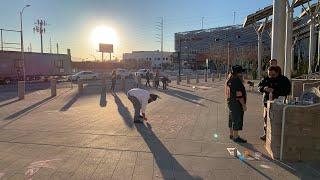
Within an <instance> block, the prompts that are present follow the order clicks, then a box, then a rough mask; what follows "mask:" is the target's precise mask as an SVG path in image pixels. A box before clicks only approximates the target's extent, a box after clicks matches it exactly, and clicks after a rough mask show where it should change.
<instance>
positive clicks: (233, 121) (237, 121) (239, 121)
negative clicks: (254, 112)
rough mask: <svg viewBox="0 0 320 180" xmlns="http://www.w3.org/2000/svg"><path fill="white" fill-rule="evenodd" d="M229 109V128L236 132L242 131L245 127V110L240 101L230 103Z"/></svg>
mask: <svg viewBox="0 0 320 180" xmlns="http://www.w3.org/2000/svg"><path fill="white" fill-rule="evenodd" d="M228 107H229V128H232V129H233V130H235V131H240V130H242V127H243V115H244V112H243V108H242V105H241V103H240V102H239V101H235V102H228Z"/></svg>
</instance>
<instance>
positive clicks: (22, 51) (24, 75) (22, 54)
mask: <svg viewBox="0 0 320 180" xmlns="http://www.w3.org/2000/svg"><path fill="white" fill-rule="evenodd" d="M27 7H30V5H29V4H28V5H25V6H24V7H23V8H22V10H21V11H20V30H21V32H20V35H21V59H22V62H23V81H24V82H25V81H26V66H25V59H24V47H23V28H22V14H23V11H24V9H25V8H27Z"/></svg>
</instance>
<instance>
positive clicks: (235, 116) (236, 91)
mask: <svg viewBox="0 0 320 180" xmlns="http://www.w3.org/2000/svg"><path fill="white" fill-rule="evenodd" d="M243 71H244V70H243V69H242V67H241V66H233V67H232V72H231V74H230V75H229V77H228V80H227V83H226V96H227V103H228V108H229V128H230V139H233V141H234V142H237V143H246V142H247V140H245V139H242V138H241V137H240V136H239V134H238V132H239V131H241V130H242V127H243V115H244V112H245V111H246V110H247V106H246V101H247V94H246V90H245V87H244V85H243V79H242V72H243Z"/></svg>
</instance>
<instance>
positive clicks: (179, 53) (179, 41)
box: [178, 37, 181, 82]
mask: <svg viewBox="0 0 320 180" xmlns="http://www.w3.org/2000/svg"><path fill="white" fill-rule="evenodd" d="M180 79H181V37H180V38H179V79H178V81H179V82H180Z"/></svg>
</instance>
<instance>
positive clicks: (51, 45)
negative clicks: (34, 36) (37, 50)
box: [50, 38, 52, 54]
mask: <svg viewBox="0 0 320 180" xmlns="http://www.w3.org/2000/svg"><path fill="white" fill-rule="evenodd" d="M51 53H52V44H51V38H50V54H51Z"/></svg>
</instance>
